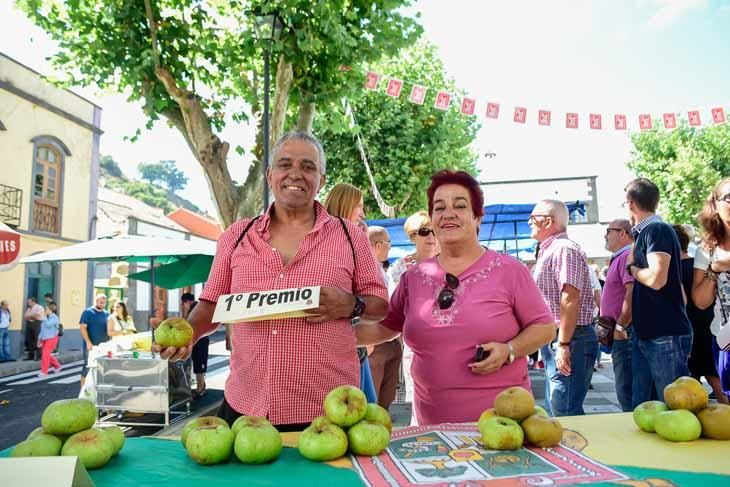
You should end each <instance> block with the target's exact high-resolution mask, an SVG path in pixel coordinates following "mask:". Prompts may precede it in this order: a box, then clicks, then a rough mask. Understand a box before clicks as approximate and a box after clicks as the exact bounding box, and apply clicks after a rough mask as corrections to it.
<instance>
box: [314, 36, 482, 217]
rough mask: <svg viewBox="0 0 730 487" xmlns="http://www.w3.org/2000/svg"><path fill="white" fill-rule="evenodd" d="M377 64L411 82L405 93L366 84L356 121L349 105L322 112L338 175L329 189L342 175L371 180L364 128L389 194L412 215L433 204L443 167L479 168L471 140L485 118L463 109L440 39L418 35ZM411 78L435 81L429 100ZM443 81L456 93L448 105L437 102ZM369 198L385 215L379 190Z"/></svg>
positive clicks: (318, 128) (320, 125)
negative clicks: (420, 100)
mask: <svg viewBox="0 0 730 487" xmlns="http://www.w3.org/2000/svg"><path fill="white" fill-rule="evenodd" d="M371 69H372V70H373V71H375V72H377V73H382V74H384V75H387V76H389V77H394V78H398V79H402V80H408V82H407V83H406V84H405V85H404V87H403V90H402V92H401V95H400V97H398V98H392V97H390V96H387V95H386V94H385V93H384V92H383V90H382V89H380V90H378V91H366V90H362V89H361V90H360V92H359V93H357V94H355V95H353V96H352V97H350V98H349V102H350V104H351V106H352V109H353V112H354V114H355V118H356V120H357V125H356V126H355V127H353V126H351V124H350V122H349V118H348V117H347V115H346V114H345V111H344V110H343V109H342V106H340V107H339V109H338V110H336V111H335V110H333V111H331V112H329V113H328V114H326V115H323V116H321V117H319V118H318V119H317V120H316V123H315V132H316V133H318V134H319V135H320V136H321V137H322V140H323V144H324V148H325V151H326V153H327V161H328V162H327V171H328V173H332V174H335V175H336V177H335V178H333V177H331V176H330V177H329V178H328V185H327V187H326V188H325V192H326V191H327V190H328V189H329V188H330V187H331V186H332V185H333V184H335V183H336V182H348V183H350V184H353V185H355V186H357V187H359V188H361V189H364V190H367V189H368V188H370V181H369V179H368V176H367V174H366V171H365V167H364V165H363V162H362V159H361V156H360V152H359V149H358V144H357V142H356V139H355V136H354V135H355V133H356V132H358V133H360V135H361V136H362V139H363V141H364V146H365V148H366V152H367V156H368V161H369V163H370V167H371V169H372V171H373V176H374V179H375V183H376V185H377V187H378V189H379V191H380V193H381V195H382V197H383V199H384V200H385V201H386V202H387V203H388V204H390V205H392V206H396V212H397V214H398V216H407V215H408V214H410V213H412V212H414V211H417V210H422V209H425V208H426V203H427V201H426V189H427V188H428V185H429V184H430V177H431V175H432V174H433V173H434V172H435V171H436V170H438V169H462V170H465V171H467V172H469V173H471V174H476V168H475V165H474V163H475V160H476V154H475V153H474V152H473V151H472V150H471V148H470V144H471V143H472V142H473V141H474V138H475V136H476V132H477V130H478V128H479V124H478V123H477V121H476V117H474V116H465V115H463V114H461V113H460V112H459V106H460V98H461V96H463V93H462V92H460V91H459V90H457V88H456V86H455V84H454V82H453V80H452V79H450V78H448V77H447V75H446V73H445V71H444V66H443V62H442V61H441V59H440V58H439V55H438V52H437V50H436V48H435V47H434V46H432V45H429V44H427V43H426V42H418V43H417V44H416V45H415V46H413V47H411V48H408V49H404V50H403V51H401V53H400V55H397V56H393V57H389V58H386V59H383V60H381V61H379V62H377V63H375V64H373V65H372V67H371ZM410 82H413V83H418V84H422V85H424V86H428V87H430V88H431V89H430V90H429V91H428V92H427V94H426V100H425V102H424V104H423V105H417V104H414V103H411V102H410V101H409V100H408V97H409V95H410V90H411V86H412V85H411V84H410ZM381 83H383V81H382V80H381ZM381 88H382V85H381ZM439 89H441V90H445V91H449V92H451V93H452V94H454V95H456V100H455V101H454V100H452V106H451V108H450V109H449V110H446V111H443V110H439V109H436V108H434V106H433V105H434V100H435V98H436V91H437V90H439ZM365 206H366V210H367V214H368V217H369V218H382V217H383V215H382V214H381V213H380V212H379V211H378V206H377V203H376V201H375V199H374V196H373V192H372V191H366V199H365Z"/></svg>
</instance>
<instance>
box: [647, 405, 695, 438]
mask: <svg viewBox="0 0 730 487" xmlns="http://www.w3.org/2000/svg"><path fill="white" fill-rule="evenodd" d="M654 429H655V430H656V432H657V434H658V435H659V436H661V437H662V438H664V439H665V440H669V441H693V440H696V439H697V438H699V437H700V434H701V433H702V424H701V423H700V420H699V419H697V416H695V415H694V414H692V411H688V410H686V409H674V410H671V411H664V412H662V413H659V414H657V415H656V417H655V418H654Z"/></svg>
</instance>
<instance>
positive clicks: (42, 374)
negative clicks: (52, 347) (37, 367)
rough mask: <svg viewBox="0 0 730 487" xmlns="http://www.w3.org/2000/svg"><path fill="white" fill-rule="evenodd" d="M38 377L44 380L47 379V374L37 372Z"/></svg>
mask: <svg viewBox="0 0 730 487" xmlns="http://www.w3.org/2000/svg"><path fill="white" fill-rule="evenodd" d="M38 377H41V378H46V377H48V374H44V373H43V372H38Z"/></svg>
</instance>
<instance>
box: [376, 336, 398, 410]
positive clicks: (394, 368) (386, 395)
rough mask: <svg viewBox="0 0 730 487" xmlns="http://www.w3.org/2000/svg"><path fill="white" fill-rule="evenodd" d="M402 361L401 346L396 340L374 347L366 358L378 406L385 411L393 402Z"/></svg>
mask: <svg viewBox="0 0 730 487" xmlns="http://www.w3.org/2000/svg"><path fill="white" fill-rule="evenodd" d="M402 360H403V345H402V344H401V342H400V340H398V339H396V340H391V341H389V342H385V343H381V344H380V345H376V346H375V350H373V353H371V354H370V356H369V357H368V361H369V362H370V372H371V374H372V376H373V385H374V386H375V394H376V395H377V396H378V404H379V405H380V406H382V407H384V408H385V409H388V408H389V407H390V405H391V403H392V402H393V401H394V400H395V391H396V388H397V387H398V379H399V378H400V365H401V361H402Z"/></svg>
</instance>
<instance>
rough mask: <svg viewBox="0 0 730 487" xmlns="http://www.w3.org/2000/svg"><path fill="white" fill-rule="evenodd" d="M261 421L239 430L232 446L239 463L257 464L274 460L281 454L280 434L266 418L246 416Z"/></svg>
mask: <svg viewBox="0 0 730 487" xmlns="http://www.w3.org/2000/svg"><path fill="white" fill-rule="evenodd" d="M247 417H248V418H250V419H252V420H253V419H260V420H263V421H258V422H255V421H254V422H252V423H251V422H250V423H249V424H247V425H245V426H243V427H242V428H240V431H239V432H238V434H237V435H236V439H235V441H234V444H233V451H234V452H235V453H236V457H237V458H238V459H239V460H240V461H241V463H248V464H259V463H268V462H271V461H273V460H276V459H277V458H278V457H279V454H280V453H281V448H282V441H281V434H280V433H279V431H278V430H277V429H276V428H274V427H273V426H272V425H271V423H269V422H268V421H267V420H266V418H256V417H251V416H247Z"/></svg>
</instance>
